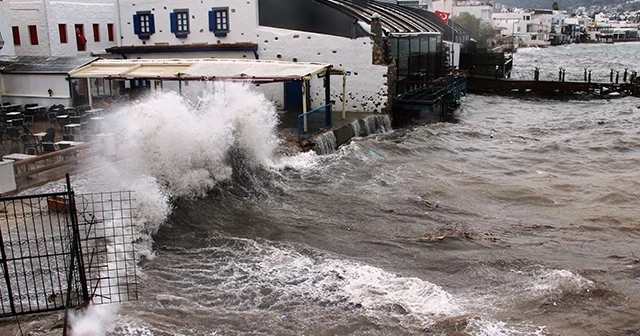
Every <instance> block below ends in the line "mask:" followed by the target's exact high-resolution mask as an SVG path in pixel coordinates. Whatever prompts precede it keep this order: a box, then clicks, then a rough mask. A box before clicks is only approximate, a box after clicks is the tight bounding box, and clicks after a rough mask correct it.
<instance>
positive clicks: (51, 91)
mask: <svg viewBox="0 0 640 336" xmlns="http://www.w3.org/2000/svg"><path fill="white" fill-rule="evenodd" d="M47 92H49V97H51V96H53V90H51V89H49V90H47Z"/></svg>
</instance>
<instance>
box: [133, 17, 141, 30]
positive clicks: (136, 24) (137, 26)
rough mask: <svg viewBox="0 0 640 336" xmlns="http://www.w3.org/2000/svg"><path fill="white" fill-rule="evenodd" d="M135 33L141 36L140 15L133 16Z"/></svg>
mask: <svg viewBox="0 0 640 336" xmlns="http://www.w3.org/2000/svg"><path fill="white" fill-rule="evenodd" d="M133 33H134V34H136V35H140V15H138V14H133Z"/></svg>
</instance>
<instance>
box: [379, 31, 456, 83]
mask: <svg viewBox="0 0 640 336" xmlns="http://www.w3.org/2000/svg"><path fill="white" fill-rule="evenodd" d="M389 39H390V42H391V55H392V57H394V58H395V59H396V60H397V65H398V75H397V76H398V78H397V82H398V93H402V92H404V91H406V90H407V89H409V87H408V86H415V85H421V84H425V82H428V81H430V80H434V79H436V78H439V77H441V76H442V74H443V73H444V69H443V65H444V61H443V52H442V50H441V48H442V47H441V46H442V37H441V35H440V34H433V33H431V34H407V35H391V36H390V37H389Z"/></svg>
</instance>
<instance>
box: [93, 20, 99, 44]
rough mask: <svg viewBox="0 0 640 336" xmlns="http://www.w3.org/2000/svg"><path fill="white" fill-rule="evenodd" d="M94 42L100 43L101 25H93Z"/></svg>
mask: <svg viewBox="0 0 640 336" xmlns="http://www.w3.org/2000/svg"><path fill="white" fill-rule="evenodd" d="M93 42H100V25H99V24H97V23H94V24H93Z"/></svg>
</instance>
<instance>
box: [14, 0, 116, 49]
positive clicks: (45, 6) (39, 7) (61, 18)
mask: <svg viewBox="0 0 640 336" xmlns="http://www.w3.org/2000/svg"><path fill="white" fill-rule="evenodd" d="M5 1H6V0H5ZM3 2H4V1H3ZM9 3H10V6H9V7H10V13H11V19H12V25H13V26H18V27H19V29H20V40H21V45H20V46H16V48H15V50H16V54H17V55H31V56H77V55H83V56H86V55H89V54H91V53H98V54H101V53H104V49H105V48H107V47H111V46H115V45H117V40H118V31H117V27H118V24H117V23H118V19H117V9H118V7H117V5H116V4H115V1H114V0H65V1H54V0H45V1H29V0H11V1H10V2H9ZM94 23H97V24H99V25H100V41H99V42H94V38H93V24H94ZM107 23H113V24H114V30H115V31H114V33H115V36H114V37H115V41H113V42H110V41H109V40H108V35H107V34H108V33H107ZM59 24H66V25H67V43H60V34H59V30H58V25H59ZM75 24H82V25H84V36H85V37H86V39H87V45H86V49H87V50H86V51H78V50H77V45H76V33H75V28H74V27H75ZM29 25H36V26H37V27H38V40H39V43H38V45H37V46H34V45H31V42H30V39H29V30H28V28H27V27H28V26H29ZM3 35H4V34H3Z"/></svg>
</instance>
